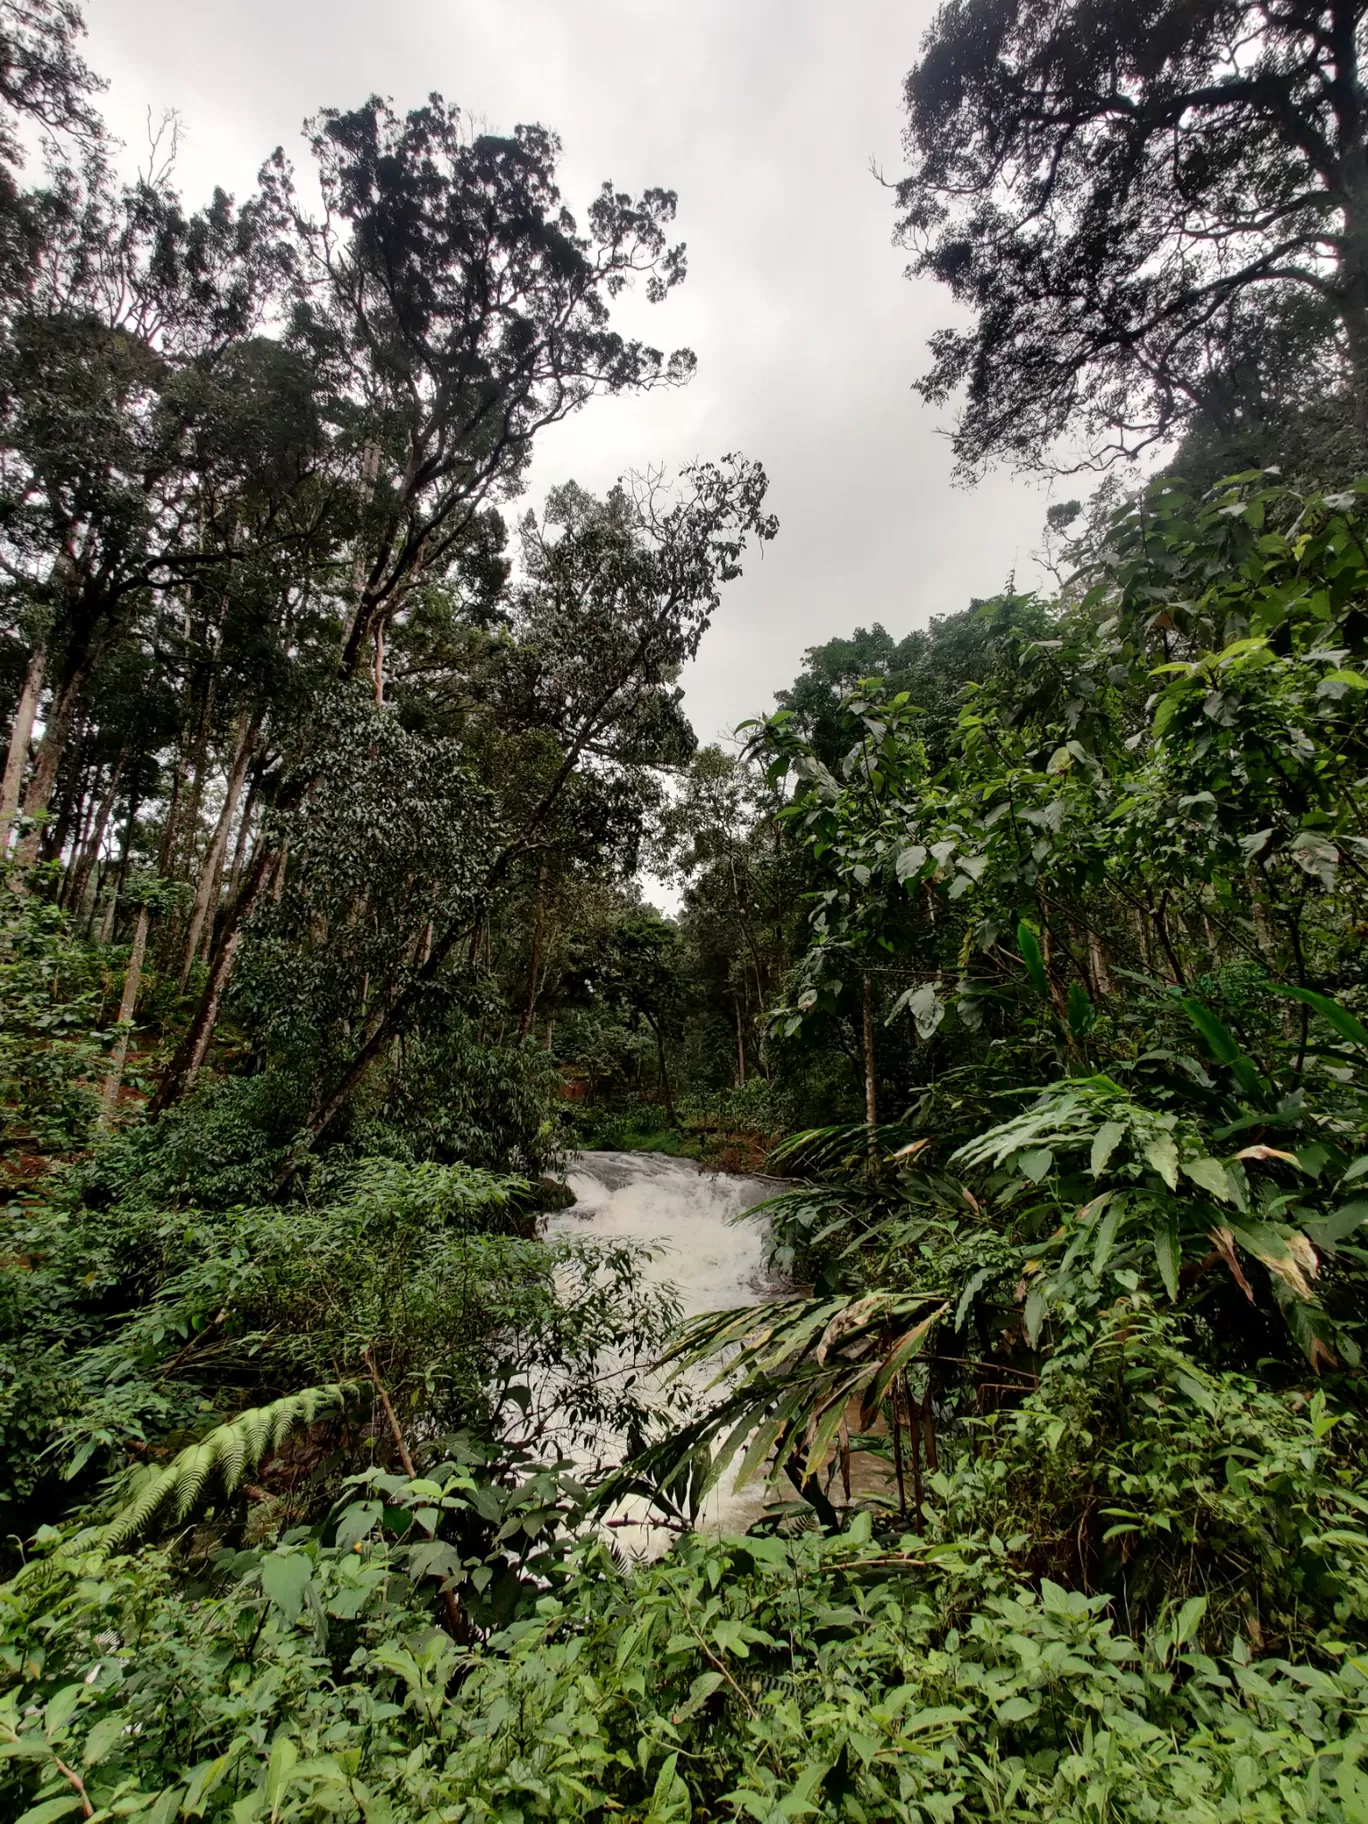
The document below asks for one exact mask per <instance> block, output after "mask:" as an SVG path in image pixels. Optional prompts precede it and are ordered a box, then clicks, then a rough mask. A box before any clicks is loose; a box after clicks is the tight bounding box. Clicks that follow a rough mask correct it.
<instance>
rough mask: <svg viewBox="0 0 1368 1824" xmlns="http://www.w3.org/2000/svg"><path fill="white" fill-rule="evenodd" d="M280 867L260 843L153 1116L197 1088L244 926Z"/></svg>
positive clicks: (151, 1110)
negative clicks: (195, 1086) (269, 878)
mask: <svg viewBox="0 0 1368 1824" xmlns="http://www.w3.org/2000/svg"><path fill="white" fill-rule="evenodd" d="M276 864H277V856H276V852H275V851H274V850H273V849H271V848H270V847H269V846H268V845H267V844H266V843H265V842H262V843H260V844H259V845H258V847H257V852H256V854H255V855H254V856H253V857H252V865H251V867H250V868H249V869H248V870H247V878H246V879H245V880H244V882H243V885H242V891H241V893H240V894H239V895H238V898H237V903H236V904H235V905H234V906H233V909H232V911H231V912H230V913H229V915H228V923H227V927H226V929H225V930H224V933H223V937H222V940H221V941H220V943H219V947H218V949H217V950H216V951H215V953H214V959H213V961H212V963H211V964H210V965H209V980H208V981H207V982H206V983H205V985H204V993H203V994H202V995H201V996H200V1003H199V1006H198V1007H197V1008H196V1009H195V1017H194V1018H193V1019H192V1020H191V1022H190V1025H189V1027H188V1029H187V1031H186V1034H185V1037H184V1038H183V1039H182V1040H181V1042H180V1047H179V1049H178V1050H177V1052H176V1055H175V1057H174V1058H172V1060H171V1062H170V1064H169V1065H168V1067H167V1070H166V1074H165V1076H164V1077H163V1078H162V1080H161V1083H160V1084H159V1085H158V1087H157V1093H156V1095H155V1096H154V1097H153V1098H152V1102H151V1105H150V1107H149V1109H148V1113H149V1114H150V1115H154V1116H155V1115H159V1114H161V1112H162V1111H163V1109H166V1108H169V1107H170V1106H171V1104H172V1103H173V1102H179V1101H180V1100H181V1098H182V1097H183V1096H186V1095H188V1094H189V1093H190V1091H191V1089H192V1088H193V1087H194V1084H195V1079H196V1077H197V1076H198V1075H199V1073H200V1067H201V1065H202V1064H203V1063H204V1060H205V1058H206V1057H207V1056H208V1054H209V1046H210V1044H211V1043H212V1041H213V1037H214V1028H215V1026H217V1024H218V1016H219V1008H220V1007H221V1006H222V1004H223V996H224V994H225V992H226V991H227V988H228V984H229V982H230V981H231V980H232V976H233V966H234V964H235V963H236V961H237V953H238V946H239V944H240V943H241V942H242V927H243V925H244V923H245V922H246V920H247V919H248V918H249V917H250V916H251V913H252V911H253V909H254V908H255V906H256V903H257V901H258V900H259V899H260V898H261V895H262V893H263V892H264V891H265V887H266V882H267V879H268V877H269V875H270V873H271V871H272V869H273V868H276V871H277V873H278V872H279V871H280V870H279V869H278V868H277V867H276Z"/></svg>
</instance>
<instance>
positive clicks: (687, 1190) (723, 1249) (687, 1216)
mask: <svg viewBox="0 0 1368 1824" xmlns="http://www.w3.org/2000/svg"><path fill="white" fill-rule="evenodd" d="M566 1182H567V1184H568V1185H569V1186H570V1189H571V1190H572V1191H573V1192H574V1193H575V1199H576V1201H575V1203H574V1204H573V1205H571V1206H570V1207H569V1208H568V1209H565V1210H561V1211H558V1212H557V1213H556V1214H555V1215H554V1216H551V1217H549V1218H548V1219H547V1221H546V1225H545V1233H546V1234H547V1235H548V1236H550V1235H561V1236H573V1235H592V1236H597V1237H601V1238H602V1239H604V1240H610V1241H619V1242H621V1241H635V1242H642V1243H645V1244H646V1245H648V1246H649V1247H650V1248H651V1249H652V1250H653V1258H652V1259H651V1260H650V1262H649V1263H648V1265H647V1267H646V1274H647V1277H648V1278H650V1279H654V1280H656V1281H661V1282H664V1281H668V1282H669V1283H670V1284H671V1285H672V1286H673V1287H674V1289H675V1291H676V1292H677V1294H678V1295H679V1299H680V1303H681V1305H682V1307H683V1312H684V1315H685V1316H686V1317H692V1316H694V1315H696V1314H697V1313H699V1312H701V1311H721V1310H727V1309H733V1308H735V1307H737V1306H740V1305H753V1304H756V1303H758V1302H759V1301H760V1300H761V1299H763V1298H767V1297H774V1296H776V1295H777V1294H778V1293H780V1292H781V1291H782V1289H783V1288H782V1287H781V1286H779V1285H777V1284H776V1283H775V1281H774V1279H773V1277H772V1276H771V1275H770V1274H769V1273H768V1271H767V1269H766V1267H765V1231H764V1227H763V1224H762V1223H761V1222H759V1221H756V1222H737V1221H736V1220H735V1218H736V1217H738V1216H739V1215H741V1213H742V1212H743V1211H745V1210H748V1209H751V1208H753V1206H754V1205H755V1204H757V1203H763V1202H764V1200H765V1199H766V1198H767V1197H770V1196H773V1194H774V1191H775V1189H776V1188H777V1187H776V1185H775V1184H774V1182H773V1181H771V1180H767V1179H763V1178H741V1177H734V1176H731V1175H729V1174H726V1173H722V1172H708V1171H703V1170H702V1169H701V1168H700V1167H699V1166H697V1165H696V1164H695V1163H694V1162H693V1161H692V1160H691V1159H674V1158H670V1157H668V1156H667V1155H666V1154H664V1153H578V1154H576V1156H575V1158H574V1159H573V1160H572V1161H571V1165H570V1169H569V1171H568V1172H567V1173H566ZM710 1379H711V1370H708V1369H704V1370H701V1371H700V1372H699V1373H698V1375H697V1377H696V1380H697V1385H698V1386H699V1387H702V1386H703V1385H705V1384H706V1383H707V1381H708V1380H710ZM733 1467H734V1465H733ZM764 1501H765V1488H764V1485H763V1484H762V1483H759V1482H752V1483H750V1484H748V1485H747V1487H746V1488H744V1489H742V1490H741V1491H740V1492H739V1493H738V1492H737V1491H736V1490H735V1489H734V1488H733V1487H732V1478H731V1475H730V1473H729V1474H727V1475H726V1476H724V1477H723V1478H722V1480H721V1482H720V1483H719V1484H718V1486H717V1487H716V1488H715V1489H713V1490H712V1492H711V1493H710V1495H709V1496H708V1499H707V1502H706V1504H705V1511H704V1512H702V1513H700V1515H699V1522H700V1524H701V1525H703V1526H705V1527H706V1528H707V1530H708V1531H710V1532H744V1531H745V1529H746V1527H747V1526H749V1525H750V1524H751V1522H752V1521H753V1520H755V1519H757V1518H758V1517H759V1514H760V1511H761V1509H762V1507H763V1505H764ZM646 1512H647V1509H646V1505H645V1503H642V1502H634V1503H629V1504H628V1505H627V1507H625V1508H624V1510H623V1512H622V1513H620V1514H619V1515H618V1516H617V1518H618V1519H619V1520H621V1519H623V1518H629V1519H634V1518H635V1517H636V1516H637V1515H643V1516H644V1515H645V1513H646ZM614 1537H615V1538H616V1539H617V1541H618V1543H619V1544H620V1545H622V1546H623V1547H624V1548H625V1549H626V1550H627V1551H628V1552H630V1553H631V1554H632V1555H634V1556H647V1557H649V1556H654V1555H656V1554H657V1553H659V1552H661V1551H663V1550H664V1549H665V1548H666V1547H667V1546H668V1544H669V1541H670V1535H669V1534H668V1532H666V1531H665V1529H663V1528H661V1527H658V1526H652V1525H650V1524H649V1523H643V1524H634V1525H631V1526H626V1527H624V1526H620V1525H619V1526H618V1527H617V1528H616V1529H615V1531H614Z"/></svg>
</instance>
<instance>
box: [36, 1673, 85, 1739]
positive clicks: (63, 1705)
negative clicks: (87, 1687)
mask: <svg viewBox="0 0 1368 1824" xmlns="http://www.w3.org/2000/svg"><path fill="white" fill-rule="evenodd" d="M83 1688H84V1687H83V1686H81V1685H63V1686H62V1689H61V1690H60V1691H59V1692H58V1693H57V1694H56V1696H55V1697H52V1698H49V1700H48V1705H47V1708H46V1709H45V1710H44V1712H43V1736H44V1739H45V1740H47V1741H49V1742H58V1741H60V1740H61V1739H62V1737H63V1735H65V1733H66V1726H67V1724H68V1723H69V1722H70V1721H71V1719H72V1717H73V1716H74V1715H75V1714H76V1706H77V1704H79V1703H80V1701H81V1692H82V1690H83Z"/></svg>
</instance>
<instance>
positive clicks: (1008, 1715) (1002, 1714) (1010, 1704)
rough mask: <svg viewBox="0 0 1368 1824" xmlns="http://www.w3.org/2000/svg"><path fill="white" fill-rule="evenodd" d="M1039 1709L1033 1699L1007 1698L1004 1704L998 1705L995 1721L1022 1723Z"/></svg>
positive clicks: (1037, 1703)
mask: <svg viewBox="0 0 1368 1824" xmlns="http://www.w3.org/2000/svg"><path fill="white" fill-rule="evenodd" d="M1039 1708H1040V1704H1039V1702H1038V1701H1037V1699H1035V1698H1033V1697H1009V1698H1008V1699H1007V1701H1006V1703H1004V1704H999V1705H998V1713H997V1720H998V1721H999V1723H1024V1722H1025V1720H1026V1718H1027V1717H1028V1716H1034V1715H1035V1713H1036V1711H1037V1710H1039Z"/></svg>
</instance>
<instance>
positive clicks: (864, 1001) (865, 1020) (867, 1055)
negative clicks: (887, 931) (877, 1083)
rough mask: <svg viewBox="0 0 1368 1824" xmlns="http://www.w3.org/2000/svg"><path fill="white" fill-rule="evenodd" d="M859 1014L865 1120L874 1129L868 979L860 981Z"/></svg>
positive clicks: (875, 1106) (875, 1104)
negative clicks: (862, 1054) (862, 1044)
mask: <svg viewBox="0 0 1368 1824" xmlns="http://www.w3.org/2000/svg"><path fill="white" fill-rule="evenodd" d="M860 1014H861V1026H862V1029H863V1034H862V1036H863V1039H864V1092H865V1120H866V1121H867V1122H868V1123H869V1125H870V1127H874V1126H875V1125H876V1124H877V1122H878V1119H879V1110H878V1102H877V1099H876V1097H875V1093H874V1016H873V1014H872V1013H871V1011H870V1006H869V977H868V976H867V975H866V976H862V977H861V980H860Z"/></svg>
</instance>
